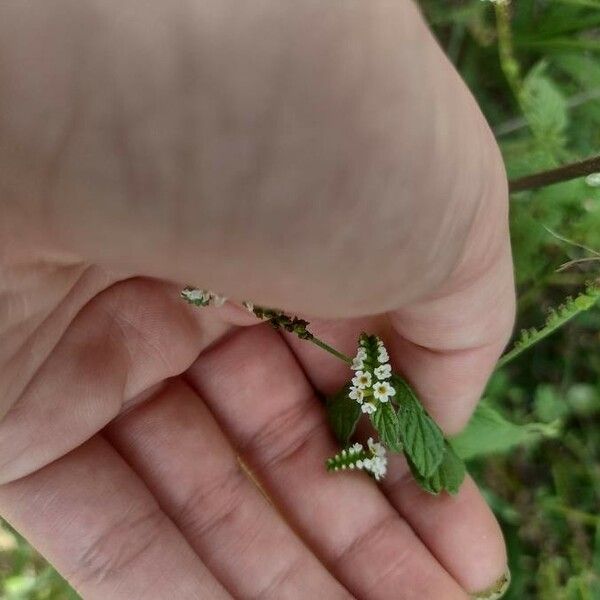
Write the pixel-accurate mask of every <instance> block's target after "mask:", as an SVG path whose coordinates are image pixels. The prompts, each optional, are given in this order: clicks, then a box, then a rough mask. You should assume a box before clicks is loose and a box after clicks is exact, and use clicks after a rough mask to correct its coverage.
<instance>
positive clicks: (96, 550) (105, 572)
mask: <svg viewBox="0 0 600 600" xmlns="http://www.w3.org/2000/svg"><path fill="white" fill-rule="evenodd" d="M165 522H166V517H165V515H164V514H163V513H162V511H161V510H160V508H159V507H158V506H157V505H152V506H150V507H149V508H147V509H146V510H144V511H142V512H141V513H140V514H137V515H136V514H133V513H132V514H130V515H129V514H128V515H125V516H124V517H123V519H122V520H121V521H118V522H115V523H112V524H111V525H110V526H108V527H107V528H105V529H104V530H102V531H101V532H100V533H99V534H98V535H96V536H95V537H94V538H93V539H91V540H89V541H87V543H84V545H83V547H81V548H80V549H79V550H78V551H76V553H75V556H74V567H73V568H72V572H70V573H65V575H66V578H67V579H68V580H69V581H70V582H71V583H72V584H73V585H74V586H75V587H84V586H85V585H86V584H90V583H93V584H95V585H98V584H102V583H106V582H108V581H111V580H113V579H115V578H118V577H119V575H121V574H122V573H123V572H125V571H127V570H128V569H130V568H132V567H134V566H135V564H136V563H137V562H139V561H140V560H141V558H142V557H143V556H144V555H146V554H147V553H149V552H150V551H151V550H152V548H153V547H154V545H156V544H160V535H159V532H160V530H161V529H162V527H163V526H164V524H165Z"/></svg>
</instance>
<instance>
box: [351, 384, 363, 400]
mask: <svg viewBox="0 0 600 600" xmlns="http://www.w3.org/2000/svg"><path fill="white" fill-rule="evenodd" d="M364 397H365V392H364V390H362V389H361V388H359V387H356V386H352V387H351V388H350V392H349V393H348V398H350V400H356V401H357V402H358V403H359V404H362V401H363V399H364Z"/></svg>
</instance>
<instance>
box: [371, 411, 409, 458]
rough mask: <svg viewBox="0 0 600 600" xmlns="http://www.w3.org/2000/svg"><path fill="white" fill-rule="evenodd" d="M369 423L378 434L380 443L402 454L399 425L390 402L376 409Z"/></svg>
mask: <svg viewBox="0 0 600 600" xmlns="http://www.w3.org/2000/svg"><path fill="white" fill-rule="evenodd" d="M371 423H373V427H375V429H376V430H377V432H378V433H379V438H380V441H382V442H383V443H384V444H385V445H386V446H387V447H388V448H389V449H390V450H393V451H394V452H402V450H403V448H402V444H401V443H400V423H399V421H398V415H396V411H395V410H394V407H393V406H392V404H391V402H385V403H382V404H380V405H379V406H378V407H377V410H376V411H375V412H374V413H373V414H372V415H371Z"/></svg>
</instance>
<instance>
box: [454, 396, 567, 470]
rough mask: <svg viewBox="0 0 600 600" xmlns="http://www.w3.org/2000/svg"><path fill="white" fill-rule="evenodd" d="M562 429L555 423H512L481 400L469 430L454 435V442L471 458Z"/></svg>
mask: <svg viewBox="0 0 600 600" xmlns="http://www.w3.org/2000/svg"><path fill="white" fill-rule="evenodd" d="M558 433H559V430H558V426H557V425H556V424H554V423H551V424H546V423H528V424H526V425H517V424H516V423H511V422H510V421H507V420H506V419H505V418H504V417H503V416H502V415H501V414H500V413H499V412H498V411H497V410H496V409H494V408H492V406H490V405H489V404H488V403H487V402H480V403H479V406H478V407H477V409H476V410H475V412H474V413H473V416H472V417H471V420H470V421H469V424H468V425H467V427H466V428H465V430H464V431H463V432H462V433H461V434H459V435H458V436H456V437H454V438H452V439H451V444H452V447H453V448H454V450H455V451H456V453H457V454H458V455H459V456H460V457H461V458H462V459H463V460H469V459H471V458H475V457H477V456H485V455H488V454H501V453H504V452H508V451H509V450H511V449H512V448H514V447H515V446H519V445H521V444H531V443H533V442H536V441H538V440H540V439H541V438H542V437H553V436H555V435H557V434H558Z"/></svg>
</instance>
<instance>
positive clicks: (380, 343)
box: [377, 338, 383, 348]
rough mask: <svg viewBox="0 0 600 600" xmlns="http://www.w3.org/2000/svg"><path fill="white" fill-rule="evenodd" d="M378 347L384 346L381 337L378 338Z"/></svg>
mask: <svg viewBox="0 0 600 600" xmlns="http://www.w3.org/2000/svg"><path fill="white" fill-rule="evenodd" d="M377 347H378V348H383V342H382V341H381V340H380V339H379V338H378V339H377Z"/></svg>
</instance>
